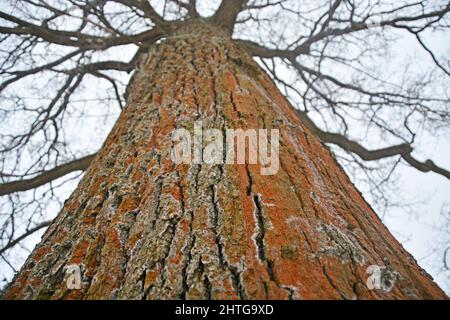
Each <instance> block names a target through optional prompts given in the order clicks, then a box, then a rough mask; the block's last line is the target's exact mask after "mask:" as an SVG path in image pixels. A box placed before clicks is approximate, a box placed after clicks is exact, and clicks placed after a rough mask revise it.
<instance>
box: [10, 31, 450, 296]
mask: <svg viewBox="0 0 450 320" xmlns="http://www.w3.org/2000/svg"><path fill="white" fill-rule="evenodd" d="M127 95H128V97H127V107H126V108H125V109H124V110H123V112H122V114H121V115H120V118H119V119H118V121H117V123H116V124H115V126H114V128H113V130H112V132H111V133H110V135H109V136H108V138H107V140H106V142H105V144H104V146H103V147H102V149H101V151H100V152H99V153H98V155H97V156H96V158H95V159H94V161H93V163H92V164H91V166H90V168H89V169H88V170H87V172H86V173H85V175H84V177H83V179H82V180H81V182H80V183H79V185H78V187H77V189H76V190H75V191H74V192H73V194H72V196H71V197H70V198H69V199H68V200H67V201H66V203H65V205H64V208H63V209H62V211H61V212H60V213H59V215H58V216H57V217H56V219H55V220H54V222H53V223H52V224H51V226H50V227H49V228H48V230H47V231H46V233H45V234H44V236H43V238H42V241H41V243H40V244H39V245H38V246H37V247H36V248H35V249H34V251H33V253H32V254H31V255H30V257H29V258H28V260H27V261H26V263H25V265H24V266H23V268H22V270H21V271H20V272H19V273H18V275H17V276H16V278H15V279H14V281H13V283H12V284H11V285H10V287H9V288H8V290H7V292H6V294H5V298H8V299H17V298H26V299H39V298H44V299H47V298H51V299H108V298H117V299H266V298H269V299H409V298H413V299H422V298H445V297H446V296H445V294H444V293H443V291H442V290H441V289H440V288H439V287H438V286H437V285H436V284H435V283H434V282H433V281H432V279H431V277H430V276H429V275H427V274H426V272H425V271H424V270H422V269H421V268H420V267H419V266H418V265H417V263H416V261H415V260H414V259H413V257H412V256H411V255H410V254H408V253H407V252H406V251H405V250H404V249H403V248H402V246H401V245H400V244H399V243H398V242H397V240H396V239H394V237H393V236H392V235H391V234H390V233H389V231H388V230H387V228H386V227H385V226H384V225H383V223H382V222H381V221H380V219H379V218H378V216H377V215H376V214H375V212H374V211H373V210H372V209H371V207H370V206H369V205H368V204H367V202H366V201H365V200H364V199H363V197H362V196H361V194H360V193H359V192H358V190H357V189H356V188H355V187H354V186H353V184H352V183H351V181H350V180H349V178H348V177H347V176H346V174H345V173H344V171H343V170H342V168H341V167H340V166H339V165H338V164H337V162H336V161H335V159H334V158H333V156H332V155H331V153H330V152H329V150H328V149H327V148H326V147H325V146H324V145H323V144H321V142H320V141H319V140H318V139H317V137H315V136H314V135H313V134H312V133H311V132H310V131H308V129H307V128H306V127H305V126H304V125H303V124H302V122H301V121H300V119H299V118H298V116H297V115H296V112H295V110H294V109H293V108H292V106H291V105H290V104H289V103H288V102H287V100H286V98H285V97H283V95H282V94H281V93H280V92H279V91H278V90H277V88H276V86H275V85H274V83H273V82H272V81H271V80H270V78H269V77H268V76H267V75H266V74H265V73H264V71H262V70H261V69H260V68H259V66H258V65H257V64H256V63H255V62H254V61H253V60H252V58H251V57H250V56H248V55H247V54H246V53H245V52H244V51H243V50H241V49H240V48H238V47H236V46H235V44H233V43H232V41H231V40H230V39H229V38H227V37H226V36H224V35H222V33H221V32H220V31H218V30H214V29H213V28H209V27H208V28H207V27H206V26H204V25H193V26H192V27H191V28H189V27H186V28H183V31H177V32H174V33H173V35H172V36H170V37H168V38H167V39H165V40H164V41H163V42H162V43H161V44H158V45H152V46H151V48H150V49H149V51H148V54H146V55H145V56H143V57H142V59H141V63H140V65H139V67H138V69H137V70H136V72H135V75H134V76H133V79H132V81H131V83H130V85H129V88H128V90H127ZM196 120H202V122H203V127H204V128H218V129H220V130H222V131H224V130H225V128H244V129H247V128H254V129H259V128H266V129H272V128H273V129H275V128H276V129H279V130H280V131H279V132H280V152H279V159H280V169H279V171H278V173H277V174H275V175H272V176H270V175H261V174H260V165H258V164H257V165H253V164H234V165H232V164H223V165H207V164H192V165H186V164H175V163H173V162H172V161H171V158H170V153H171V149H172V139H171V135H172V133H173V130H174V129H175V128H187V129H188V130H190V131H191V132H192V127H193V124H194V122H195V121H196ZM70 265H75V266H77V267H79V268H80V270H81V280H82V282H81V287H80V288H79V289H69V288H68V286H67V281H66V278H67V274H66V267H67V266H70ZM372 265H375V266H379V267H371V268H369V270H368V267H369V266H372ZM373 268H375V269H377V268H378V269H377V270H378V271H379V273H378V275H379V280H381V282H380V283H378V286H377V285H375V288H374V287H373V286H372V287H371V286H370V284H369V285H368V282H367V279H368V277H370V276H374V274H373V273H372V272H374V269H373ZM368 272H369V273H368ZM375 273H376V272H375ZM375 282H376V280H375ZM369 288H370V289H369Z"/></svg>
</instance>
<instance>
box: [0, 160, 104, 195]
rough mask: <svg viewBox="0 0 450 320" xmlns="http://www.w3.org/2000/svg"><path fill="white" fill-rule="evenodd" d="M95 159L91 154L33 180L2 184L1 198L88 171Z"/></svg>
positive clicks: (0, 189)
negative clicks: (80, 171) (74, 173)
mask: <svg viewBox="0 0 450 320" xmlns="http://www.w3.org/2000/svg"><path fill="white" fill-rule="evenodd" d="M94 157H95V154H91V155H88V156H85V157H83V158H80V159H77V160H73V161H70V162H68V163H65V164H63V165H60V166H57V167H55V168H53V169H51V170H48V171H45V172H42V173H41V174H39V175H38V176H36V177H34V178H31V179H24V180H18V181H13V182H7V183H3V184H0V196H3V195H6V194H10V193H13V192H19V191H26V190H31V189H34V188H37V187H39V186H42V185H44V184H46V183H49V182H51V181H53V180H56V179H58V178H60V177H63V176H65V175H66V174H68V173H71V172H74V171H79V170H86V169H87V168H88V167H89V165H90V164H91V162H92V159H94Z"/></svg>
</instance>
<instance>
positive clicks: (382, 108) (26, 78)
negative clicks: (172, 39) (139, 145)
mask: <svg viewBox="0 0 450 320" xmlns="http://www.w3.org/2000/svg"><path fill="white" fill-rule="evenodd" d="M0 9H1V11H0V42H1V51H0V74H1V78H0V123H1V125H0V196H1V198H0V214H1V215H0V257H1V258H2V259H4V261H5V262H6V263H8V264H10V265H11V268H13V269H14V268H15V265H14V263H12V262H11V261H9V260H8V257H7V253H8V251H10V250H12V248H14V247H16V246H18V245H20V243H21V241H22V240H24V239H25V238H27V237H28V236H30V235H33V234H34V233H35V232H36V231H38V230H41V229H43V228H44V227H46V226H47V225H48V224H49V222H48V221H47V220H48V219H49V217H48V216H47V215H46V212H47V211H48V210H49V208H59V207H60V206H61V205H62V201H63V200H64V195H66V194H67V190H66V187H65V186H66V185H67V183H69V182H70V181H72V180H74V179H77V178H78V177H79V176H80V175H81V174H82V171H84V170H85V169H86V168H87V167H88V166H89V164H90V162H91V160H92V159H93V158H94V156H95V153H96V152H97V150H98V148H99V147H100V145H101V143H102V141H103V138H104V137H105V136H106V134H107V132H108V130H109V128H110V127H111V124H112V123H113V121H114V120H115V119H116V117H117V115H118V114H119V113H120V111H121V110H122V109H123V108H126V100H127V83H128V80H129V79H130V77H131V76H132V75H133V72H134V70H136V69H137V68H139V63H140V57H141V54H142V53H143V52H145V51H146V49H147V48H148V47H150V46H151V45H152V44H155V43H158V42H160V41H163V40H164V39H165V38H166V37H169V36H170V35H171V34H172V33H173V31H174V30H176V29H179V28H183V26H184V25H185V24H186V23H187V22H189V21H190V20H193V19H199V20H200V19H201V20H204V21H207V22H208V23H210V24H213V25H215V26H218V27H220V28H222V29H223V30H225V31H226V32H227V33H228V34H229V35H230V37H232V39H233V40H234V42H235V43H237V44H238V45H240V46H241V47H242V48H244V49H245V50H246V51H247V52H248V53H249V54H250V55H251V56H253V57H254V58H255V59H256V61H257V62H258V63H259V64H260V65H261V66H263V68H264V69H265V70H266V71H267V73H268V74H269V75H270V76H271V77H272V79H273V80H274V81H275V82H276V83H277V85H278V86H279V88H280V89H281V90H282V92H283V93H285V95H286V97H288V99H289V100H290V101H291V102H292V103H293V105H295V106H296V108H297V109H298V115H299V117H300V118H301V119H302V121H303V123H304V124H305V125H306V126H307V127H308V128H309V129H310V130H311V131H312V132H314V133H315V134H316V135H317V136H318V137H319V138H320V139H321V140H322V141H323V142H324V143H325V144H327V145H328V146H329V147H330V148H331V149H332V150H333V151H334V152H335V154H336V157H337V158H338V160H339V161H340V163H341V164H342V165H343V166H344V168H346V169H347V171H348V172H350V173H353V178H354V179H355V180H361V181H363V182H364V183H365V185H366V186H367V188H368V190H369V191H368V192H369V193H370V194H371V196H372V198H373V203H374V204H376V205H379V206H380V207H383V206H388V205H389V204H390V201H391V200H392V199H391V196H390V195H389V190H391V186H392V184H395V172H396V171H397V170H398V168H399V167H400V166H402V165H406V166H410V167H413V168H415V169H417V170H418V171H421V172H424V173H434V174H437V175H440V176H441V177H442V178H443V179H450V171H449V170H450V168H446V167H444V166H442V165H440V164H439V163H437V162H436V163H435V161H436V160H434V159H433V155H432V154H423V153H422V152H421V150H420V146H418V145H417V137H418V136H421V135H424V134H425V135H429V136H442V135H448V133H449V131H448V130H449V128H450V107H449V106H450V86H449V80H450V78H449V77H450V60H449V58H448V52H447V55H446V53H445V52H441V51H439V50H436V49H434V45H433V41H432V39H433V35H434V34H438V35H441V36H442V34H444V35H445V36H446V37H447V41H448V40H449V35H450V33H449V29H450V1H447V0H436V1H415V0H404V1H403V0H402V1H389V0H378V1H377V0H367V1H356V0H305V1H297V0H223V1H200V0H199V1H196V0H164V1H163V0H160V1H150V0H89V1H81V0H64V1H58V0H3V1H2V3H1V5H0ZM403 37H412V38H413V39H414V41H415V43H416V45H417V47H418V48H420V50H421V52H420V55H418V56H413V55H411V54H410V52H408V49H407V48H403V49H402V47H401V45H400V47H399V42H400V41H401V39H402V38H403ZM387 62H391V63H390V64H388V63H387ZM392 62H394V63H392ZM387 65H389V66H392V65H397V68H393V69H387V68H386V66H387ZM445 252H446V253H448V252H449V249H447V250H446V251H445ZM449 256H450V254H449ZM448 259H449V258H448V257H444V259H443V262H444V265H445V267H446V268H449V265H448Z"/></svg>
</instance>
